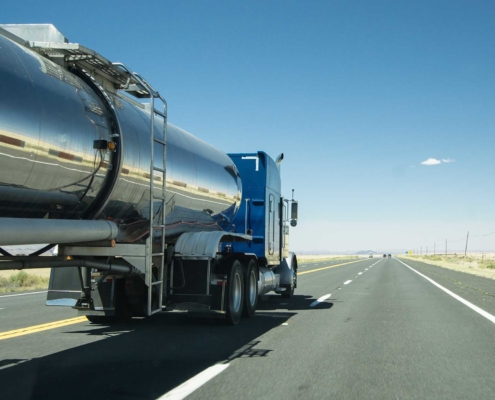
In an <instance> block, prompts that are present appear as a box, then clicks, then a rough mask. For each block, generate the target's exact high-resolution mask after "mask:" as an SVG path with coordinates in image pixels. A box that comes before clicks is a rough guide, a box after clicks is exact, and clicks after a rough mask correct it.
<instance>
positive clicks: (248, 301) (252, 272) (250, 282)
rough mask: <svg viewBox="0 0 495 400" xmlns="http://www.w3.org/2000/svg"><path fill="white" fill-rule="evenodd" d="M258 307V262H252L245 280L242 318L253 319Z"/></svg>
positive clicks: (249, 264) (248, 266) (247, 269)
mask: <svg viewBox="0 0 495 400" xmlns="http://www.w3.org/2000/svg"><path fill="white" fill-rule="evenodd" d="M257 306H258V265H257V264H256V261H254V260H250V261H249V263H248V265H247V268H246V276H245V279H244V309H243V311H242V316H243V317H247V318H251V317H253V316H254V314H255V312H256V307H257Z"/></svg>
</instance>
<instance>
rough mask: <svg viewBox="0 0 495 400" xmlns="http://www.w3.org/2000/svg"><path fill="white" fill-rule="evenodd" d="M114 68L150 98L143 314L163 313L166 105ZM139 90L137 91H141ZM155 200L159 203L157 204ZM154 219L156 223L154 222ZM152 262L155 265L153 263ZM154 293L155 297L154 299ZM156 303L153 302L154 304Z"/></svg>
mask: <svg viewBox="0 0 495 400" xmlns="http://www.w3.org/2000/svg"><path fill="white" fill-rule="evenodd" d="M113 65H114V66H115V67H120V68H122V69H124V70H125V71H126V72H127V73H128V74H130V75H131V76H132V77H133V78H134V79H135V80H136V81H137V82H138V83H139V86H141V87H142V88H144V89H145V91H146V92H147V93H148V94H149V96H147V95H146V94H144V95H143V91H142V90H141V91H140V94H141V95H140V96H139V97H149V99H150V109H149V112H150V192H149V196H150V199H149V201H150V204H149V213H150V228H149V237H148V239H147V240H146V251H145V283H146V285H147V287H148V301H147V304H146V315H147V316H150V315H152V314H155V313H157V312H160V311H162V302H163V289H164V285H165V282H166V279H167V276H166V273H165V265H166V254H167V253H166V247H165V214H166V213H165V207H166V177H167V167H166V166H167V164H166V159H167V102H166V101H165V99H164V98H163V97H162V96H161V95H160V93H158V92H157V91H156V90H155V89H154V88H153V87H152V86H151V85H150V84H149V83H148V82H146V80H144V79H143V78H142V77H141V76H140V75H139V74H137V73H135V72H131V71H130V70H129V69H128V68H127V67H126V66H125V65H124V64H121V63H113ZM142 88H138V89H142ZM124 90H126V91H132V90H136V88H131V87H129V85H127V87H126V88H125V89H124ZM155 99H159V100H160V101H161V102H162V104H163V112H160V111H158V110H155ZM156 116H160V117H162V118H163V137H162V139H161V138H159V137H156V135H155V117H156ZM155 145H157V146H159V147H160V146H161V147H162V150H163V153H162V154H163V156H162V157H161V160H162V165H161V166H157V165H156V164H155V151H154V150H155ZM155 173H158V174H160V175H159V176H160V178H161V183H162V186H161V190H160V194H159V195H155ZM157 200H158V201H157ZM155 201H157V202H159V203H160V206H159V208H158V213H159V214H158V215H157V216H155V215H154V214H155V207H154V205H155ZM155 219H157V222H155ZM157 231H159V232H160V233H161V236H160V243H159V247H158V251H157V252H156V253H154V252H153V251H154V248H156V246H153V244H154V243H153V242H154V240H153V239H154V236H155V232H157ZM153 261H155V263H154V262H153ZM153 266H154V267H155V268H156V270H157V271H156V272H157V274H156V276H155V275H154V274H153ZM154 294H156V295H155V296H154ZM153 300H155V301H156V304H155V302H154V301H153Z"/></svg>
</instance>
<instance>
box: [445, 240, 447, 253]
mask: <svg viewBox="0 0 495 400" xmlns="http://www.w3.org/2000/svg"><path fill="white" fill-rule="evenodd" d="M445 256H447V239H445Z"/></svg>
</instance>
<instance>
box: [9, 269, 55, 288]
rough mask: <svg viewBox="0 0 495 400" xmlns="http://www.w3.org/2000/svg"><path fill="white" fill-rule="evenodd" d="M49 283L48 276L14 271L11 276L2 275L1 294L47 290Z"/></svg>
mask: <svg viewBox="0 0 495 400" xmlns="http://www.w3.org/2000/svg"><path fill="white" fill-rule="evenodd" d="M2 272H4V271H2ZM8 272H11V271H8ZM48 281H49V278H48V277H46V276H39V275H35V274H32V273H29V274H28V273H27V272H25V271H19V272H17V271H14V273H11V274H9V275H7V274H2V275H0V293H9V292H19V291H23V290H39V289H46V288H48Z"/></svg>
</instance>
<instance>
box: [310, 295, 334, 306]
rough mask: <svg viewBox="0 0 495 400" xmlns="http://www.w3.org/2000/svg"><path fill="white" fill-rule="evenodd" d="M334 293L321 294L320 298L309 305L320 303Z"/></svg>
mask: <svg viewBox="0 0 495 400" xmlns="http://www.w3.org/2000/svg"><path fill="white" fill-rule="evenodd" d="M331 295H332V294H331V293H330V294H326V295H325V296H321V297H320V298H319V299H318V300H315V301H313V302H312V303H311V304H310V305H309V306H310V307H314V306H317V305H318V304H320V303H323V302H324V301H325V300H326V299H329V298H330V296H331Z"/></svg>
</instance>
